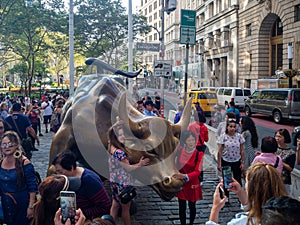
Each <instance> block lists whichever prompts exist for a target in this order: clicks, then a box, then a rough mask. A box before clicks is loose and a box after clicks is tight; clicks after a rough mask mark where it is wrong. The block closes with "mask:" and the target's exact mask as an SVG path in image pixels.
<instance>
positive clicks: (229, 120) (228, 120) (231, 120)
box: [227, 118, 236, 122]
mask: <svg viewBox="0 0 300 225" xmlns="http://www.w3.org/2000/svg"><path fill="white" fill-rule="evenodd" d="M227 122H236V119H232V118H229V119H227Z"/></svg>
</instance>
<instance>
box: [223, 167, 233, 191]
mask: <svg viewBox="0 0 300 225" xmlns="http://www.w3.org/2000/svg"><path fill="white" fill-rule="evenodd" d="M222 176H223V182H224V187H225V188H226V189H228V188H231V186H230V185H229V184H230V183H231V182H232V174H231V168H230V166H223V167H222Z"/></svg>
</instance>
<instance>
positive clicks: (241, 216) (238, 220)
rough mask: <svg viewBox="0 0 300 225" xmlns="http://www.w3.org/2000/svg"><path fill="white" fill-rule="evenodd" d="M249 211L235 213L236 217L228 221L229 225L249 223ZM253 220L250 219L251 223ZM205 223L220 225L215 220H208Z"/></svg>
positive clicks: (206, 224) (207, 224)
mask: <svg viewBox="0 0 300 225" xmlns="http://www.w3.org/2000/svg"><path fill="white" fill-rule="evenodd" d="M247 219H248V216H247V213H244V212H242V213H238V214H236V215H235V218H233V219H232V220H231V221H230V222H228V223H227V225H246V223H247ZM252 224H253V223H252V221H250V225H252ZM205 225H219V224H218V223H215V222H213V221H207V222H206V223H205Z"/></svg>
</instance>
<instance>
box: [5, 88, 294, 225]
mask: <svg viewBox="0 0 300 225" xmlns="http://www.w3.org/2000/svg"><path fill="white" fill-rule="evenodd" d="M7 99H9V97H7V96H6V97H5V98H3V99H2V100H3V102H2V103H1V105H0V108H1V117H2V119H1V120H0V136H1V145H0V147H1V160H0V193H1V198H2V208H3V214H4V221H5V223H6V224H7V225H20V224H22V225H61V224H63V222H62V209H61V206H60V192H61V191H73V192H75V193H76V206H77V210H76V212H75V214H76V215H74V221H73V223H72V224H75V225H84V224H90V225H93V224H94V225H95V224H107V225H114V224H116V222H117V221H118V219H119V217H121V220H122V221H123V223H124V225H130V224H131V219H130V206H131V203H132V202H131V201H129V202H126V203H124V202H123V201H122V199H121V197H120V193H121V192H122V191H123V190H124V189H126V188H127V187H129V186H131V185H132V184H133V183H134V182H133V177H132V176H131V175H130V172H132V171H134V170H136V169H137V168H139V167H143V166H148V165H149V162H150V160H149V159H148V158H144V157H141V158H140V160H139V162H138V163H135V164H131V163H130V160H129V158H128V155H127V151H126V146H125V144H124V141H125V136H124V130H123V121H121V120H119V119H118V118H116V123H114V124H113V125H112V127H111V128H110V129H109V130H108V131H107V139H108V143H109V144H108V153H109V162H108V163H109V174H110V177H109V183H110V190H107V189H106V188H105V186H104V184H103V181H102V180H101V178H100V176H99V175H98V174H97V173H95V172H94V171H92V170H90V169H88V168H85V167H83V166H81V165H78V163H77V161H76V160H77V156H76V155H75V154H74V153H73V152H72V151H71V150H67V149H66V150H65V151H63V152H61V153H59V154H58V155H56V156H55V158H54V159H53V161H52V164H53V166H54V167H55V174H53V175H50V176H48V177H46V178H45V179H44V180H43V181H41V183H40V184H39V183H38V182H37V174H36V171H35V169H34V166H33V164H32V163H31V162H30V157H31V155H30V152H26V150H25V147H24V146H23V145H22V144H23V142H24V140H25V139H28V138H30V139H31V142H32V143H33V145H34V148H33V149H32V151H34V150H38V149H37V146H36V145H39V136H42V135H43V134H42V133H41V124H44V131H45V132H46V133H47V132H51V131H52V132H57V130H58V129H59V127H60V124H61V114H62V108H63V105H64V104H65V102H66V99H65V98H64V97H63V96H60V95H58V94H57V95H55V96H48V95H43V98H42V99H41V101H40V100H39V99H32V100H29V99H28V97H27V98H24V99H23V100H20V99H19V100H16V99H15V100H16V101H15V102H14V101H7ZM136 108H137V110H139V111H140V112H141V113H143V114H144V115H145V116H161V112H160V97H159V96H158V95H157V93H156V94H155V97H154V100H152V98H151V97H150V96H149V93H146V95H145V96H144V97H143V98H142V99H137V101H136ZM182 111H183V106H182V105H180V104H178V105H177V112H176V115H175V119H174V123H177V122H179V121H180V118H181V115H182ZM220 114H221V115H220ZM192 120H193V121H192V122H191V123H190V125H189V126H188V127H187V130H183V131H182V132H181V137H180V143H179V148H178V151H177V155H176V157H175V163H176V165H177V167H178V173H177V174H175V175H174V178H176V179H179V180H182V181H183V183H184V185H183V187H182V189H181V191H179V192H178V193H177V195H176V197H177V199H178V214H179V219H180V224H181V225H186V224H190V225H193V224H194V220H195V218H196V215H197V208H196V203H197V201H198V200H201V199H203V195H202V182H203V181H204V176H203V158H204V154H205V152H206V144H205V143H206V142H208V140H209V138H210V137H209V132H208V125H207V124H206V122H207V121H206V117H205V114H204V112H203V110H202V109H201V107H200V105H199V104H195V105H194V109H193V117H192ZM54 121H55V122H54ZM208 123H209V124H210V125H211V126H213V127H214V128H216V138H217V145H218V161H217V168H216V169H218V170H219V171H222V168H223V167H225V166H227V167H229V168H230V170H231V173H232V180H231V182H230V183H229V185H230V188H225V186H224V182H223V180H220V183H219V184H218V185H217V186H216V189H215V193H214V196H213V202H212V209H211V213H210V217H209V218H208V221H207V222H206V224H207V225H211V224H218V223H219V212H220V210H221V209H222V208H223V207H224V205H230V202H231V201H230V199H229V193H233V194H236V195H237V196H238V198H239V202H240V203H241V208H242V209H243V210H244V211H245V212H243V213H240V214H239V215H237V216H236V218H233V220H232V221H230V222H229V223H228V224H231V225H232V224H245V225H259V224H276V223H275V222H274V217H275V215H276V217H278V218H279V219H280V221H282V222H281V223H277V224H286V225H289V224H300V221H299V216H297V212H299V209H300V206H299V205H300V203H299V202H298V201H297V200H295V199H292V198H291V197H290V191H291V188H290V186H291V184H292V183H291V182H292V181H291V172H292V170H293V168H294V165H295V162H296V154H295V151H294V149H291V148H290V147H288V145H287V144H289V143H290V142H291V137H290V134H289V132H288V130H286V129H284V128H283V129H278V130H277V131H276V132H275V134H274V136H273V137H271V136H268V137H263V138H262V140H261V146H260V149H259V146H258V143H259V140H258V134H257V130H256V127H255V123H254V122H253V120H252V119H251V118H250V117H248V116H241V114H240V112H239V110H238V109H236V108H235V105H234V103H230V108H229V109H227V110H226V112H225V113H224V114H222V113H221V110H220V107H217V106H216V107H215V113H214V114H213V116H212V120H210V121H209V122H208ZM294 145H295V146H296V151H300V135H298V137H296V139H295V143H294ZM223 190H224V193H222V192H223ZM109 193H111V196H110V194H109ZM187 205H188V207H189V211H188V212H189V216H187V210H186V209H187ZM285 213H289V217H288V218H286V217H285V216H284V214H285ZM187 218H189V221H187ZM279 219H278V220H279ZM65 224H71V220H70V219H68V220H67V221H66V223H65Z"/></svg>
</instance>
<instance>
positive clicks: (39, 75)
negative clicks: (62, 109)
mask: <svg viewBox="0 0 300 225" xmlns="http://www.w3.org/2000/svg"><path fill="white" fill-rule="evenodd" d="M37 78H38V81H39V83H40V99H42V74H40V73H39V74H38V75H37Z"/></svg>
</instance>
